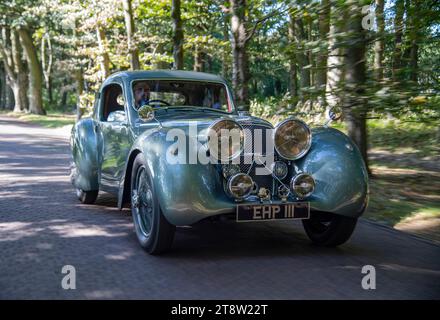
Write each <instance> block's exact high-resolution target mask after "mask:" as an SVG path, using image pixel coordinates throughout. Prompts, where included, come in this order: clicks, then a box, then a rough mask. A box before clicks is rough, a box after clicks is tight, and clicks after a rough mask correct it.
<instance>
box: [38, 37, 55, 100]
mask: <svg viewBox="0 0 440 320" xmlns="http://www.w3.org/2000/svg"><path fill="white" fill-rule="evenodd" d="M46 42H47V54H46ZM46 55H47V58H48V60H47V61H46ZM52 57H53V55H52V42H51V40H50V37H49V35H48V34H46V35H44V36H43V37H42V39H41V64H42V68H43V76H44V84H45V86H46V91H47V96H48V99H49V102H50V103H52V102H53V95H52V79H51V76H52V75H51V73H52Z"/></svg>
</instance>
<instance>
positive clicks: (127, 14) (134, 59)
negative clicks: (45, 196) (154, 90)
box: [123, 0, 140, 70]
mask: <svg viewBox="0 0 440 320" xmlns="http://www.w3.org/2000/svg"><path fill="white" fill-rule="evenodd" d="M123 6H124V18H125V30H126V32H127V43H128V52H129V54H130V67H131V69H132V70H138V69H140V63H139V50H138V48H137V45H136V44H135V43H134V39H133V36H134V33H135V26H134V19H133V9H132V6H131V0H124V1H123Z"/></svg>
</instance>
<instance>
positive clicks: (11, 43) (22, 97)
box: [0, 27, 28, 112]
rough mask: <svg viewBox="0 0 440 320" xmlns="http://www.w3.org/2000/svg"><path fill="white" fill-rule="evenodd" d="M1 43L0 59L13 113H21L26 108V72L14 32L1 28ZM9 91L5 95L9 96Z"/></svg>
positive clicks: (16, 35)
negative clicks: (8, 88) (10, 94)
mask: <svg viewBox="0 0 440 320" xmlns="http://www.w3.org/2000/svg"><path fill="white" fill-rule="evenodd" d="M1 33H2V38H3V42H2V44H1V47H0V50H1V54H0V55H1V57H2V59H3V61H4V68H5V71H6V77H7V80H6V79H5V80H6V84H7V85H8V86H9V87H10V90H12V92H13V97H14V98H13V99H14V100H13V101H14V103H13V111H14V112H21V111H23V110H25V109H27V107H28V100H27V97H26V83H27V80H26V77H27V75H26V70H25V68H24V65H23V62H22V48H21V44H20V39H19V35H18V33H17V31H16V30H10V29H9V28H5V27H3V28H2V30H1ZM10 90H6V91H5V93H7V94H9V93H10Z"/></svg>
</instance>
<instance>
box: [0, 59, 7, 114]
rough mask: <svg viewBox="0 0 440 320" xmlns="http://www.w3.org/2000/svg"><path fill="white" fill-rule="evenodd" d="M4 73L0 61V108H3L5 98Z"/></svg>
mask: <svg viewBox="0 0 440 320" xmlns="http://www.w3.org/2000/svg"><path fill="white" fill-rule="evenodd" d="M5 93H6V73H5V69H4V66H3V64H2V63H0V109H4V108H5V102H6V101H5V100H6V95H5Z"/></svg>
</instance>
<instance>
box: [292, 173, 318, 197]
mask: <svg viewBox="0 0 440 320" xmlns="http://www.w3.org/2000/svg"><path fill="white" fill-rule="evenodd" d="M290 190H291V191H292V192H293V194H295V195H297V196H298V197H300V198H307V197H308V196H310V195H311V194H312V193H313V191H314V190H315V179H313V177H312V176H311V175H310V174H308V173H299V174H297V175H296V176H294V177H293V178H292V180H290Z"/></svg>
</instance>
